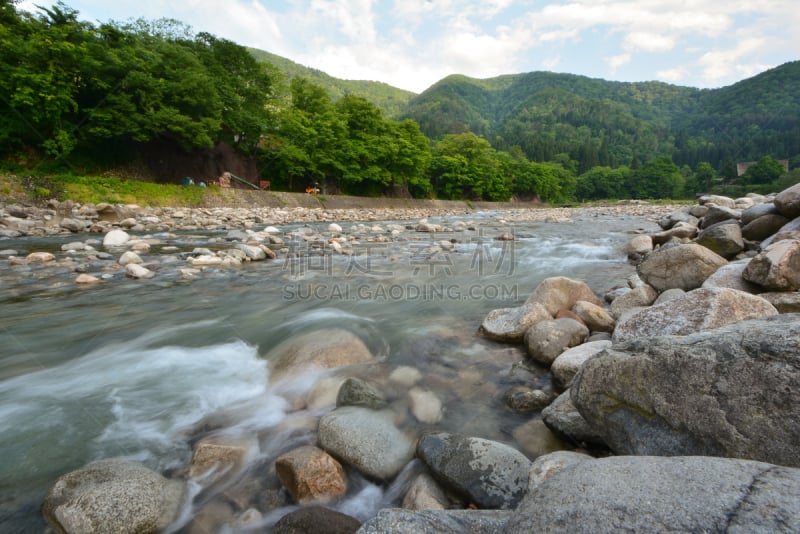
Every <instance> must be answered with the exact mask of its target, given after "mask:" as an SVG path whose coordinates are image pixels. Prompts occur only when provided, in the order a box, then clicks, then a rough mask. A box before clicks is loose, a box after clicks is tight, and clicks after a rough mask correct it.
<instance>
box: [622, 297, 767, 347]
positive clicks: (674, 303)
mask: <svg viewBox="0 0 800 534" xmlns="http://www.w3.org/2000/svg"><path fill="white" fill-rule="evenodd" d="M777 314H778V310H776V309H775V307H774V306H773V305H772V304H770V303H769V302H767V301H766V300H764V299H762V298H760V297H758V296H756V295H751V294H750V293H745V292H743V291H738V290H736V289H728V288H717V287H712V288H706V289H702V288H701V289H695V290H694V291H689V292H688V293H686V294H685V295H681V296H680V297H678V298H675V299H672V300H670V301H667V302H665V303H663V304H658V305H656V306H651V307H649V308H643V309H641V310H639V311H638V312H635V313H632V314H629V315H626V316H624V317H622V318H621V319H620V320H619V322H618V323H617V328H616V329H615V330H614V334H612V336H611V339H612V341H614V342H615V343H619V342H622V341H628V340H631V339H634V338H637V337H655V336H671V335H677V336H685V335H687V334H692V333H695V332H700V331H703V330H711V329H713V328H718V327H720V326H723V325H726V324H730V323H735V322H736V321H744V320H747V319H763V318H765V317H771V316H773V315H777Z"/></svg>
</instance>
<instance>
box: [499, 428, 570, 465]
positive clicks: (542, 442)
mask: <svg viewBox="0 0 800 534" xmlns="http://www.w3.org/2000/svg"><path fill="white" fill-rule="evenodd" d="M511 436H512V437H513V438H514V440H515V441H516V442H517V444H518V445H519V449H520V450H521V451H522V452H523V453H524V454H525V456H527V457H528V458H534V459H535V458H538V457H539V456H543V455H545V454H550V453H551V452H553V451H560V450H563V449H565V448H566V446H565V445H564V442H563V441H561V439H560V438H559V437H558V436H557V435H556V434H554V433H553V432H552V431H551V430H550V429H549V428H548V427H547V425H545V424H544V422H543V421H542V420H541V419H531V420H530V421H528V422H526V423H523V424H521V425H519V426H517V427H516V428H514V430H513V431H512V432H511Z"/></svg>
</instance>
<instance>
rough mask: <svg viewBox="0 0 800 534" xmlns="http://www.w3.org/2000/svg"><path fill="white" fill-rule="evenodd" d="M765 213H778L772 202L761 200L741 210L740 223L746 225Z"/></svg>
mask: <svg viewBox="0 0 800 534" xmlns="http://www.w3.org/2000/svg"><path fill="white" fill-rule="evenodd" d="M765 215H778V208H777V207H775V203H774V202H762V203H760V204H755V205H754V206H751V207H749V208H747V209H745V210H744V211H742V219H741V223H742V224H743V225H748V224H750V223H751V222H753V221H755V220H756V219H758V218H760V217H764V216H765Z"/></svg>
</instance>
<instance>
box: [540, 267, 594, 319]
mask: <svg viewBox="0 0 800 534" xmlns="http://www.w3.org/2000/svg"><path fill="white" fill-rule="evenodd" d="M579 300H584V301H586V302H591V303H592V304H595V305H597V306H602V305H603V303H602V302H601V301H600V299H599V298H597V296H596V295H595V294H594V291H592V289H591V288H590V287H589V286H588V285H586V283H585V282H581V281H579V280H572V279H570V278H567V277H565V276H555V277H551V278H546V279H544V280H542V282H541V283H539V285H538V286H536V289H534V290H533V293H531V295H530V296H529V297H528V299H527V300H526V301H525V304H533V303H537V302H538V303H539V304H541V305H542V306H544V308H545V309H546V310H547V312H548V313H549V314H550V315H551V316H555V314H557V313H558V312H559V310H570V309H572V307H573V306H574V305H575V303H576V302H578V301H579Z"/></svg>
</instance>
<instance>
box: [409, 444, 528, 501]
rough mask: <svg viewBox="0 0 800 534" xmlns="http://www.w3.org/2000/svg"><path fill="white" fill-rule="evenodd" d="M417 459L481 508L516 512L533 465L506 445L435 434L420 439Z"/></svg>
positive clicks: (444, 482)
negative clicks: (515, 509)
mask: <svg viewBox="0 0 800 534" xmlns="http://www.w3.org/2000/svg"><path fill="white" fill-rule="evenodd" d="M417 456H418V457H419V458H420V459H421V460H422V461H423V462H425V464H426V465H427V466H428V467H429V468H430V470H431V471H432V472H433V474H434V476H435V477H436V478H437V479H438V480H440V481H441V482H442V483H443V484H444V485H445V486H446V487H450V488H453V489H454V490H456V491H457V492H459V493H461V494H463V495H465V496H466V497H467V498H469V499H470V501H471V502H474V503H475V504H476V505H477V506H478V507H480V508H500V509H513V508H514V507H516V505H517V503H519V501H520V500H521V499H522V497H523V495H524V494H525V491H526V489H527V474H528V469H529V467H530V461H529V460H528V459H527V458H526V457H525V456H524V455H523V454H522V453H521V452H519V451H518V450H516V449H513V448H511V447H509V446H508V445H504V444H502V443H498V442H495V441H489V440H485V439H481V438H473V437H467V436H463V435H460V434H450V433H447V432H432V433H428V434H424V435H423V436H422V437H421V438H420V439H419V442H418V443H417Z"/></svg>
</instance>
